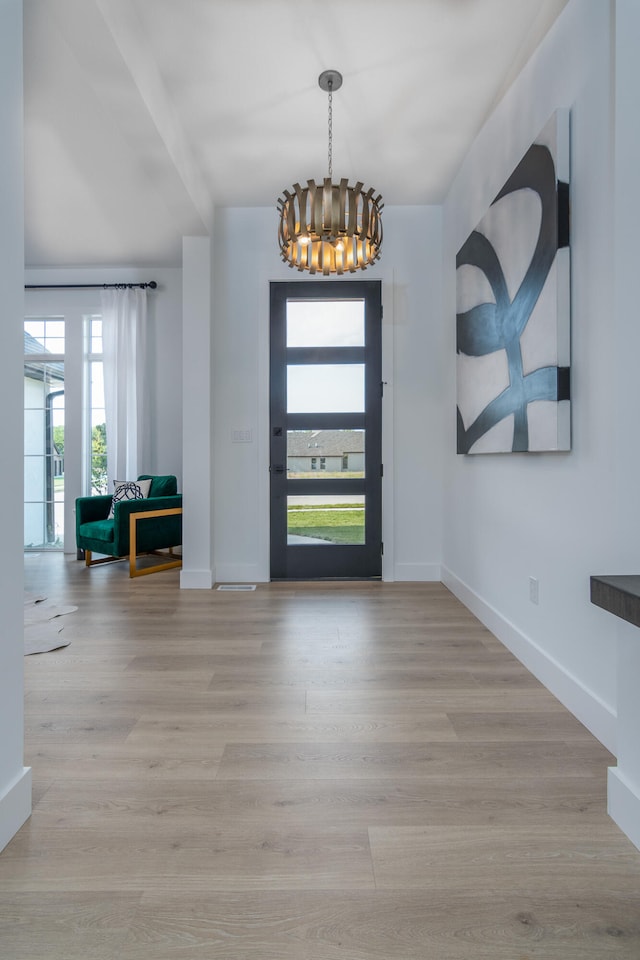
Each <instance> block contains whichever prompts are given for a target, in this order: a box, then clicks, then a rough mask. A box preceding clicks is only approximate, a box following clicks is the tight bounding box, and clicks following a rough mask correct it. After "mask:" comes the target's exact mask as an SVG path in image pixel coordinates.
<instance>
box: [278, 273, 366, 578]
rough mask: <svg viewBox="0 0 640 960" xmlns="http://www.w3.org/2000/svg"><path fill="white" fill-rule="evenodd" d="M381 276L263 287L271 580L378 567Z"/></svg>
mask: <svg viewBox="0 0 640 960" xmlns="http://www.w3.org/2000/svg"><path fill="white" fill-rule="evenodd" d="M381 293H382V291H381V283H380V281H377V280H376V281H366V280H365V281H317V280H311V281H298V282H296V281H293V282H291V283H272V284H271V386H270V395H271V411H270V414H271V415H270V430H271V467H270V469H271V578H272V579H273V580H279V579H284V580H295V579H307V580H308V579H316V578H341V577H343V578H348V577H352V578H369V577H379V576H380V575H381V573H382V558H381V551H382V538H381V530H382V483H381V476H382V463H381V412H382V382H381V328H382V322H381V319H382V303H381Z"/></svg>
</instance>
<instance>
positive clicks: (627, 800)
mask: <svg viewBox="0 0 640 960" xmlns="http://www.w3.org/2000/svg"><path fill="white" fill-rule="evenodd" d="M607 812H608V814H609V816H610V817H611V819H612V820H613V821H614V822H615V823H617V825H618V826H619V827H620V829H621V830H622V832H623V833H626V835H627V836H628V837H629V840H631V843H633V844H634V846H636V847H637V848H638V850H640V796H638V794H637V793H636V792H635V791H634V789H633V787H632V786H631V784H630V783H629V782H628V781H627V780H625V777H624V775H623V774H622V773H621V772H620V770H619V769H618V768H617V767H609V777H608V780H607Z"/></svg>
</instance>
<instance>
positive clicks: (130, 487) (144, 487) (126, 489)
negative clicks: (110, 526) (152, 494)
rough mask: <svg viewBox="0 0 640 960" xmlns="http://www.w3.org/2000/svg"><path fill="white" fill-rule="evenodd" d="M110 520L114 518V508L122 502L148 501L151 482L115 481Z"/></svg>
mask: <svg viewBox="0 0 640 960" xmlns="http://www.w3.org/2000/svg"><path fill="white" fill-rule="evenodd" d="M113 486H114V490H113V496H112V498H111V507H110V509H109V517H108V519H112V518H113V507H114V505H115V504H116V503H119V502H120V501H121V500H146V498H147V497H148V496H149V490H150V489H151V480H114V482H113Z"/></svg>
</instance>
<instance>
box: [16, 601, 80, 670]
mask: <svg viewBox="0 0 640 960" xmlns="http://www.w3.org/2000/svg"><path fill="white" fill-rule="evenodd" d="M77 609H78V608H77V607H72V606H69V605H67V606H62V605H59V604H57V603H54V602H53V600H49V599H48V598H47V597H42V596H38V595H37V594H29V593H25V596H24V655H25V657H27V656H29V655H30V654H32V653H47V652H48V651H49V650H58V649H59V648H60V647H68V646H69V644H70V643H71V641H70V640H65V639H64V637H63V636H62V630H63V629H64V624H63V623H62V622H61V620H60V617H63V616H64V615H65V614H68V613H75V611H76V610H77Z"/></svg>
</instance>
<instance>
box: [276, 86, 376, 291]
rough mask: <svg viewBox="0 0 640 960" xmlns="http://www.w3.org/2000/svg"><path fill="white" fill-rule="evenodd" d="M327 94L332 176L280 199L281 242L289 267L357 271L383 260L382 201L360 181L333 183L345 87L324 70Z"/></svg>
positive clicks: (296, 187)
mask: <svg viewBox="0 0 640 960" xmlns="http://www.w3.org/2000/svg"><path fill="white" fill-rule="evenodd" d="M318 85H319V86H320V89H321V90H324V91H326V92H327V93H328V95H329V97H328V99H329V105H328V106H329V111H328V132H329V145H328V160H329V170H328V176H326V177H325V178H324V180H323V181H322V183H316V182H315V180H307V185H306V187H301V186H300V184H299V183H294V185H293V187H292V188H291V190H284V191H283V195H282V196H281V197H280V198H279V199H278V213H279V218H280V219H279V225H278V241H279V244H280V253H281V255H282V259H283V260H284V261H285V263H288V264H289V266H290V267H297V268H298V270H308V271H309V273H322V274H324V275H325V276H329V275H330V274H332V273H336V274H343V273H345V272H349V273H355V272H356V270H365V269H366V268H367V267H368V266H370V265H371V264H372V263H375V261H376V260H377V259H378V257H379V256H380V247H381V246H382V212H381V211H382V207H383V203H382V197H381V195H380V194H378V195H377V196H374V194H375V190H374V189H373V187H371V188H369V189H367V188H366V187H364V186H363V185H362V183H361V182H360V181H358V182H357V183H356V185H355V186H350V185H349V181H348V180H345V179H342V180H340V181H339V182H338V183H334V182H333V93H334V91H335V90H339V89H340V87H341V86H342V74H340V73H339V72H338V71H337V70H325V71H324V72H323V73H321V74H320V76H319V77H318Z"/></svg>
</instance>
